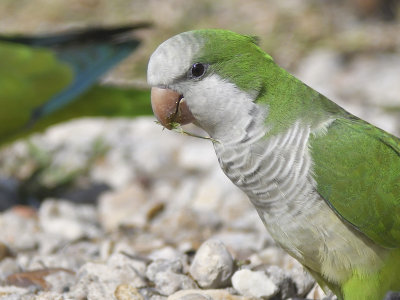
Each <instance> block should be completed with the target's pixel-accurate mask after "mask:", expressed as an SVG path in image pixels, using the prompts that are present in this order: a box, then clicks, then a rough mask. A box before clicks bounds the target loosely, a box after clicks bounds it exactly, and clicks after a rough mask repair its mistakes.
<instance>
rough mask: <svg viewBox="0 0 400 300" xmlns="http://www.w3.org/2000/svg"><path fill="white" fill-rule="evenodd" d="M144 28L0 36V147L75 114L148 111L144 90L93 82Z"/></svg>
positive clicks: (129, 48) (132, 45)
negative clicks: (135, 34) (101, 84)
mask: <svg viewBox="0 0 400 300" xmlns="http://www.w3.org/2000/svg"><path fill="white" fill-rule="evenodd" d="M147 26H148V24H144V23H143V24H137V25H132V26H124V27H115V28H89V29H86V30H75V31H69V32H65V33H61V34H55V35H44V36H34V37H31V36H0V106H1V107H2V109H1V110H0V123H1V125H0V145H2V144H5V143H7V142H11V141H13V140H15V139H17V138H20V137H23V136H26V135H27V134H29V133H31V132H35V131H39V130H43V129H45V128H46V127H48V126H50V125H52V124H55V123H59V122H62V121H65V120H69V119H72V118H76V117H82V116H137V115H142V114H151V106H150V104H149V103H148V100H147V99H148V97H149V94H150V92H149V91H148V90H139V89H123V88H118V87H111V86H100V85H95V83H96V81H98V80H99V78H100V77H101V76H102V75H104V74H105V73H106V72H107V71H109V70H110V69H111V68H113V67H114V66H115V65H117V64H118V63H119V62H121V61H122V60H123V59H124V58H126V57H127V56H128V55H130V54H131V53H132V52H133V51H135V50H136V49H137V47H138V46H139V44H140V41H139V40H138V39H137V38H134V37H131V36H129V34H131V33H132V32H133V31H135V30H136V29H139V28H144V27H147ZM132 99H134V100H135V101H132Z"/></svg>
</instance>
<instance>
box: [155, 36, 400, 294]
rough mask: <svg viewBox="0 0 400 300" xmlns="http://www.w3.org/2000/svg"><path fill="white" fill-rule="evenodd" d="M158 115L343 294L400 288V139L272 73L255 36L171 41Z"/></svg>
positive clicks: (159, 82) (162, 53)
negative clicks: (195, 141) (208, 153)
mask: <svg viewBox="0 0 400 300" xmlns="http://www.w3.org/2000/svg"><path fill="white" fill-rule="evenodd" d="M147 79H148V83H149V84H150V85H151V86H153V88H152V95H151V100H152V106H153V110H154V113H155V114H156V116H157V118H158V119H159V121H160V122H161V124H163V125H164V126H165V127H167V128H169V129H171V128H176V126H179V125H177V124H186V123H190V122H193V123H194V124H196V125H198V126H199V127H201V128H203V129H204V130H205V131H206V132H207V133H208V134H209V136H210V137H211V138H212V141H213V144H214V148H215V152H216V154H217V157H218V160H219V163H220V165H221V168H222V170H223V171H224V172H225V174H226V175H227V176H228V177H229V178H230V179H231V181H232V182H233V183H234V184H236V185H237V186H238V187H239V188H241V189H242V190H243V191H244V192H245V193H246V194H247V195H248V197H249V199H250V200H251V202H252V203H253V204H254V206H255V208H256V210H257V212H258V214H259V216H260V217H261V219H262V221H263V222H264V224H265V226H266V228H267V229H268V231H269V232H270V234H271V236H272V237H273V238H274V240H275V241H276V242H277V243H278V244H279V245H280V246H281V247H282V248H283V249H284V250H286V251H287V252H288V253H289V254H290V255H292V256H293V257H294V258H296V259H297V260H298V261H299V262H300V263H301V264H303V266H304V267H305V268H306V269H307V270H308V271H309V272H310V273H311V274H312V275H313V276H314V278H315V279H316V280H317V281H318V283H319V284H320V285H321V286H322V287H329V288H330V289H331V290H332V291H333V292H334V293H335V294H336V295H337V296H338V298H339V299H345V300H380V299H383V298H384V297H385V295H386V293H387V292H389V291H400V139H399V138H397V137H395V136H393V135H391V134H389V133H387V132H385V131H383V130H381V129H379V128H377V127H375V126H373V125H371V124H369V123H367V122H365V121H364V120H361V119H359V118H357V117H355V116H353V115H352V114H350V113H348V112H347V111H345V110H344V109H343V108H341V107H340V106H338V105H337V104H335V103H334V102H332V101H330V100H329V99H327V98H326V97H324V96H323V95H321V94H319V93H318V92H316V91H315V90H313V89H312V88H310V87H308V86H307V85H305V84H304V83H302V82H301V81H300V80H298V79H297V78H295V77H294V76H292V75H291V74H289V73H288V72H287V71H285V70H284V69H282V68H280V67H279V66H278V65H277V64H276V63H275V62H274V61H273V59H272V58H271V57H270V56H269V55H268V54H266V53H265V52H264V51H262V50H261V49H260V48H259V46H258V45H257V43H256V40H255V39H254V38H253V37H250V36H244V35H239V34H236V33H233V32H230V31H225V30H198V31H191V32H186V33H182V34H179V35H177V36H174V37H172V38H171V39H169V40H167V41H166V42H164V43H163V44H161V45H160V46H159V47H158V48H157V49H156V50H155V52H154V53H153V54H152V56H151V58H150V61H149V65H148V73H147Z"/></svg>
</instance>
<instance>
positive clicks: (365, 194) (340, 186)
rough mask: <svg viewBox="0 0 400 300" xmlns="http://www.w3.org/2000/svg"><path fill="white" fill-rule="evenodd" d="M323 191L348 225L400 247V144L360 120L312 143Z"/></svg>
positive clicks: (334, 127) (345, 121)
mask: <svg viewBox="0 0 400 300" xmlns="http://www.w3.org/2000/svg"><path fill="white" fill-rule="evenodd" d="M310 149H311V153H312V158H313V161H314V173H315V179H316V181H317V184H318V186H317V189H318V192H319V193H320V194H321V196H322V197H323V198H324V199H325V200H326V201H327V203H328V204H329V205H330V206H331V207H332V209H334V210H335V211H336V212H337V213H338V214H339V215H340V216H341V217H342V218H343V219H345V220H346V221H347V222H349V223H350V224H352V225H353V226H354V227H356V228H357V229H358V230H360V231H361V232H363V233H364V234H365V235H367V236H368V237H369V238H370V239H372V240H373V241H374V242H376V243H378V244H380V245H382V246H384V247H399V246H400V140H399V139H398V138H396V137H395V136H392V135H390V134H388V133H387V132H385V131H383V130H381V129H379V128H376V127H375V126H372V125H371V124H368V123H367V122H365V121H363V120H360V119H358V118H355V117H348V118H339V119H337V120H336V121H334V122H333V123H332V124H331V126H330V127H329V128H328V131H327V134H326V135H320V136H316V137H311V141H310Z"/></svg>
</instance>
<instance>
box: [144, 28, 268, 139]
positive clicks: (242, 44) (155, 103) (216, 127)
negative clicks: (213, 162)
mask: <svg viewBox="0 0 400 300" xmlns="http://www.w3.org/2000/svg"><path fill="white" fill-rule="evenodd" d="M271 63H272V59H271V57H270V56H268V55H267V54H266V53H265V52H263V51H262V50H261V49H260V48H259V47H258V45H257V43H256V39H255V38H254V37H250V36H245V35H240V34H237V33H234V32H231V31H226V30H218V29H217V30H196V31H189V32H184V33H181V34H179V35H176V36H174V37H172V38H170V39H168V40H167V41H165V42H164V43H162V44H161V45H160V46H159V47H158V48H157V49H156V50H155V52H154V53H153V54H152V56H151V58H150V61H149V64H148V72H147V80H148V83H149V85H150V86H152V92H151V93H152V95H151V101H152V107H153V111H154V114H155V115H156V117H157V119H158V120H159V121H160V123H161V124H162V125H163V126H165V127H166V128H168V129H171V128H172V127H173V123H179V124H181V125H184V124H187V123H194V124H196V125H198V126H199V127H201V128H203V129H204V130H205V131H206V132H208V134H209V135H210V136H211V137H215V138H217V139H220V138H223V137H227V133H229V132H238V131H241V130H243V128H246V126H249V123H250V121H249V120H250V119H254V118H255V117H259V119H264V120H265V114H266V113H267V107H266V106H265V107H261V106H260V105H257V104H256V101H255V100H256V99H257V98H259V96H260V94H263V93H264V92H265V87H264V82H265V80H264V78H263V74H265V73H266V72H265V70H266V69H268V67H269V65H270V64H271ZM251 122H253V121H251ZM244 123H245V124H244ZM253 123H254V122H253ZM238 133H239V132H238ZM230 138H231V137H230Z"/></svg>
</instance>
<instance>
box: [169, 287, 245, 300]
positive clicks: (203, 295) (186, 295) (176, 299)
mask: <svg viewBox="0 0 400 300" xmlns="http://www.w3.org/2000/svg"><path fill="white" fill-rule="evenodd" d="M214 299H220V300H250V299H252V298H248V297H244V296H237V295H232V294H230V293H229V292H228V291H227V290H221V289H219V290H182V291H178V292H176V293H175V294H172V295H171V296H169V297H168V300H214Z"/></svg>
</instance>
